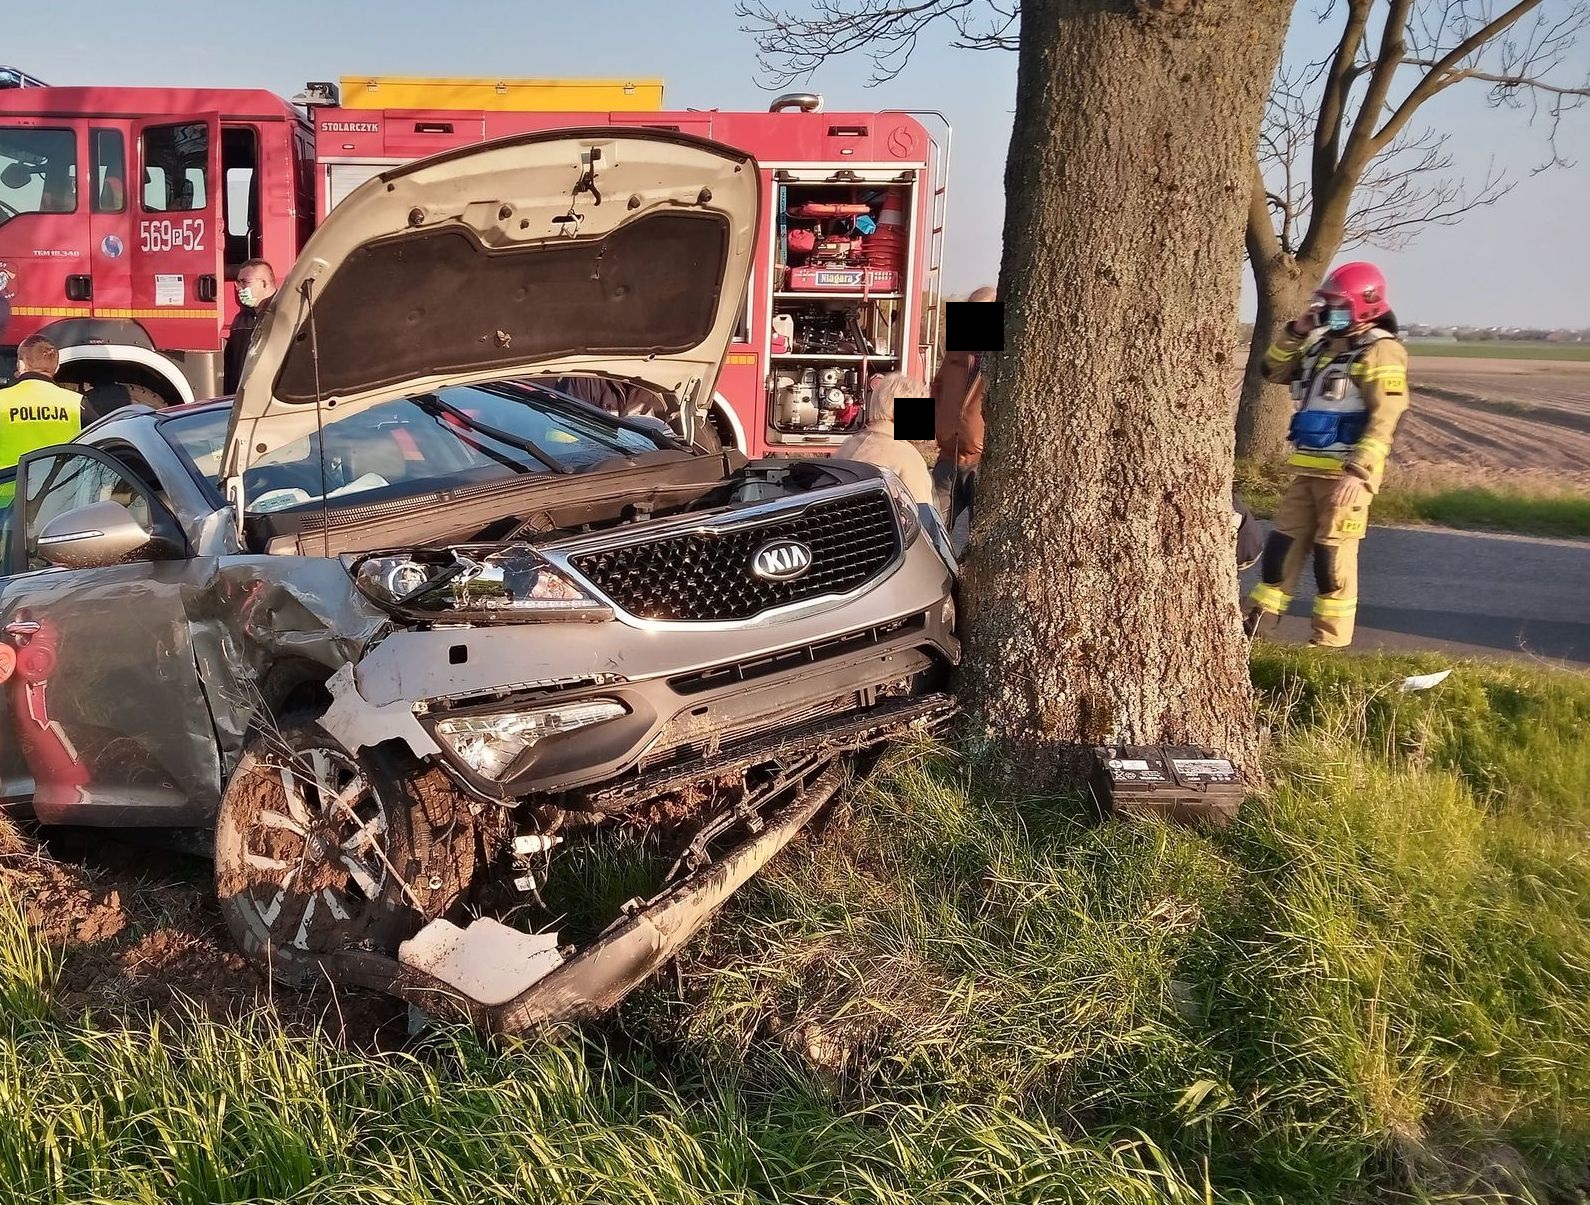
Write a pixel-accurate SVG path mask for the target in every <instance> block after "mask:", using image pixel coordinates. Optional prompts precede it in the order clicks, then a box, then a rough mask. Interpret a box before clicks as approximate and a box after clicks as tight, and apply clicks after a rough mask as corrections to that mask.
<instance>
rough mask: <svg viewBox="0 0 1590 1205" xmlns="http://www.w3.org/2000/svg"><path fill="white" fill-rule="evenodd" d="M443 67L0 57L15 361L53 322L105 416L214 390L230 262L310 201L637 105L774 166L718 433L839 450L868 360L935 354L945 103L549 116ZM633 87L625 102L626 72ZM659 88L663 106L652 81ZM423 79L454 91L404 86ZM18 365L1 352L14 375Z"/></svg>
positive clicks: (268, 242) (636, 120)
mask: <svg viewBox="0 0 1590 1205" xmlns="http://www.w3.org/2000/svg"><path fill="white" fill-rule="evenodd" d="M19 80H20V81H25V83H23V82H19ZM389 82H390V81H389ZM434 82H436V83H447V84H449V85H451V86H450V87H448V88H446V89H440V90H438V89H433V90H431V91H429V92H426V91H425V90H423V89H420V90H416V89H412V88H409V89H403V88H399V87H397V86H396V84H395V82H391V83H392V86H389V87H387V89H386V91H385V92H384V93H383V92H382V90H381V88H380V87H379V86H378V85H379V83H380V81H379V80H378V79H372V80H368V81H362V83H361V84H360V85H359V86H358V87H357V93H358V94H357V96H355V95H354V94H353V91H354V85H353V82H352V81H350V80H349V79H348V78H347V77H345V78H344V79H343V81H342V83H341V85H340V86H339V85H336V84H311V85H309V86H308V87H307V88H306V90H305V91H304V92H303V93H300V94H299V96H297V97H295V98H293V99H292V100H288V99H285V98H282V97H278V96H276V95H274V94H272V93H270V92H265V91H258V90H242V89H213V90H212V89H187V88H158V89H153V88H100V87H86V88H85V87H51V86H47V85H39V83H38V81H36V80H32V79H30V78H28V77H23V76H21V75H20V73H13V75H12V77H7V76H6V75H4V74H0V297H3V298H4V299H5V300H6V301H7V302H8V303H9V306H10V314H11V317H10V321H9V324H8V325H7V328H6V330H5V332H4V335H3V339H4V343H5V345H6V347H5V349H3V350H0V354H4V352H10V353H11V355H12V361H11V362H13V363H14V351H15V347H16V345H17V343H18V342H20V341H21V340H22V339H23V338H24V337H26V336H27V335H29V334H32V333H34V332H36V331H43V332H44V333H45V334H47V335H48V336H49V337H50V338H51V339H52V340H53V341H55V342H56V344H57V345H58V346H59V347H61V349H62V354H61V359H62V369H61V374H60V377H61V380H62V381H63V383H66V384H70V385H73V386H75V387H78V388H81V389H83V390H84V391H85V393H86V394H87V395H88V397H89V400H90V401H91V402H92V403H93V405H94V408H95V409H96V410H99V411H101V412H103V411H104V410H106V409H108V408H109V407H110V406H113V405H115V404H119V403H124V402H126V401H130V400H131V401H139V402H144V403H147V404H150V405H168V404H172V403H176V402H183V401H191V400H194V399H197V398H204V397H210V396H214V395H216V394H217V393H219V392H220V390H221V361H222V357H221V348H222V347H223V345H224V343H225V338H226V333H227V330H228V329H229V325H230V322H231V320H232V317H233V316H234V314H235V313H236V308H237V304H236V301H235V299H234V297H233V289H232V288H231V286H230V285H229V284H228V282H229V281H231V280H233V279H234V278H235V277H236V274H237V270H238V268H239V266H240V265H241V264H242V263H243V262H244V261H245V260H247V259H250V258H253V257H259V258H263V259H265V260H268V261H269V262H270V263H271V264H272V266H273V267H274V268H275V269H276V270H277V272H278V274H280V273H281V272H283V271H285V269H286V268H287V267H288V265H289V264H290V263H291V262H292V260H293V258H294V256H295V255H296V254H297V252H298V249H299V248H300V247H301V246H302V245H303V243H304V240H305V239H306V238H307V237H308V236H309V234H310V232H311V230H312V229H313V227H314V224H315V223H316V221H317V220H319V218H321V217H323V216H324V215H325V214H326V213H327V212H329V211H330V209H331V208H332V207H333V206H335V205H336V204H337V203H338V202H339V201H340V200H341V199H342V198H343V197H344V196H346V195H347V194H348V192H349V191H350V190H352V189H353V188H355V187H357V186H358V185H359V184H360V183H362V182H363V181H365V180H367V179H369V178H370V177H371V176H373V175H375V174H377V173H379V172H380V171H382V170H383V169H385V168H387V167H390V166H392V165H394V164H398V163H402V162H405V161H407V160H411V159H415V158H419V157H422V156H426V155H431V154H434V153H437V152H440V151H445V150H449V149H452V148H454V147H458V146H462V145H467V144H469V143H473V142H477V141H480V140H482V139H489V138H497V137H501V136H505V135H509V134H515V133H520V132H524V131H529V130H537V129H549V128H557V127H564V126H568V127H572V126H597V127H600V126H606V125H614V126H622V125H643V126H652V127H661V128H665V129H672V130H679V131H683V132H686V133H691V134H699V135H701V136H703V137H708V138H712V139H715V140H717V141H719V142H724V143H728V144H730V145H732V146H735V147H737V148H740V149H742V150H746V151H749V152H751V153H752V154H754V155H755V156H756V158H757V159H758V161H759V163H760V164H761V169H762V173H763V187H764V188H765V190H766V195H765V204H764V214H765V218H764V225H763V228H762V229H761V230H760V231H759V233H758V261H757V267H756V269H755V272H754V274H753V278H752V284H751V293H750V297H749V298H748V303H747V306H746V313H745V317H744V321H743V323H742V324H741V329H740V331H739V335H738V337H737V339H736V341H735V343H734V345H733V346H732V348H731V349H730V353H729V356H728V360H727V363H726V364H725V366H724V369H723V373H722V375H721V377H720V379H719V382H718V392H717V395H716V396H715V397H714V399H713V408H712V411H711V415H710V417H711V418H712V420H713V423H714V425H715V427H716V428H717V430H718V432H719V435H720V437H721V438H722V440H723V442H724V443H725V444H728V445H732V446H734V447H738V448H740V449H741V450H743V451H745V452H746V453H748V454H750V455H752V456H756V455H762V454H765V453H768V452H770V451H778V452H781V453H786V454H788V453H802V452H806V453H818V452H822V451H825V450H826V449H827V448H829V447H832V446H833V445H835V444H837V443H839V442H840V441H841V440H842V439H843V438H844V436H845V434H847V433H848V431H849V430H851V429H853V428H854V427H855V426H856V425H857V424H858V423H859V421H860V417H861V403H862V401H863V399H864V396H865V392H866V385H867V381H868V378H869V376H871V375H873V374H876V373H880V372H890V371H896V370H904V371H909V372H912V373H915V374H918V375H921V376H930V374H931V372H932V371H933V369H934V367H935V365H936V359H937V346H938V335H939V332H938V328H937V316H938V313H939V306H938V301H939V296H940V264H941V258H942V249H943V236H944V219H945V211H946V191H945V182H946V173H947V168H948V155H949V126H948V122H946V121H944V119H943V117H942V116H941V115H939V114H937V113H912V112H904V111H895V110H886V111H881V112H871V113H830V112H825V111H824V109H823V104H822V99H821V97H819V96H816V95H814V94H809V93H802V94H793V95H791V96H786V97H781V98H779V100H777V101H775V102H774V103H773V105H772V106H771V108H770V109H769V111H767V112H741V113H730V112H720V111H718V110H705V111H702V110H687V111H683V112H668V111H661V110H658V111H638V110H635V109H634V108H633V107H632V103H630V104H626V103H623V101H622V100H620V101H619V103H607V105H606V107H605V108H603V109H601V110H600V111H579V112H575V111H567V110H565V111H557V112H552V111H538V110H536V109H535V108H532V107H529V106H528V105H527V103H526V102H525V101H523V100H521V99H518V98H521V97H523V96H524V95H525V94H526V89H525V88H524V87H522V86H521V85H520V84H515V85H513V86H512V87H510V86H509V85H508V84H507V83H505V82H496V81H488V82H484V83H483V82H481V81H434ZM580 82H581V81H565V82H564V83H563V85H561V86H560V89H559V90H558V92H557V95H558V96H559V97H562V98H566V97H569V96H572V95H589V94H590V93H589V92H587V93H579V92H578V91H571V89H570V87H569V85H572V84H579V83H580ZM8 85H9V86H8ZM624 88H625V91H624V93H623V98H626V99H630V100H631V101H632V98H633V97H634V96H635V92H636V90H635V88H634V86H633V85H632V84H626V85H624ZM344 93H347V94H348V99H347V100H346V101H344V100H343V95H344ZM438 93H440V95H438ZM641 95H642V96H643V97H644V96H646V95H649V94H648V93H644V92H643V93H642V94H641ZM597 96H598V98H599V99H601V100H604V101H608V102H611V101H612V100H614V99H616V94H615V97H607V96H604V95H603V94H602V93H601V92H600V91H598V92H597ZM655 96H656V101H655V103H657V104H659V105H660V103H661V101H660V98H661V85H660V84H658V85H657V86H656V92H655ZM427 98H435V99H434V101H433V103H443V102H445V107H436V108H423V107H402V105H401V103H396V102H407V103H408V104H410V105H412V104H413V103H414V102H415V101H416V100H419V101H424V100H425V99H427ZM471 103H472V104H473V107H468V106H469V105H470V104H471ZM560 103H563V104H565V105H566V104H567V103H568V102H567V100H562V101H561V102H560ZM505 104H512V105H516V106H518V107H516V108H511V109H510V108H504V107H503V106H504V105H505ZM363 106H380V107H363ZM543 108H544V106H543ZM922 117H932V118H934V119H936V120H937V122H939V123H942V126H943V129H942V132H941V133H940V134H939V135H938V136H935V135H934V134H933V133H930V131H929V128H928V126H926V125H925V124H924V123H923V122H922V121H921V120H919V118H922ZM10 371H11V368H10V364H9V363H7V364H0V377H5V378H9V375H10Z"/></svg>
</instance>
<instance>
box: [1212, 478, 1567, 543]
mask: <svg viewBox="0 0 1590 1205" xmlns="http://www.w3.org/2000/svg"><path fill="white" fill-rule="evenodd" d="M1458 479H1460V478H1459V475H1456V474H1441V475H1432V474H1429V473H1426V474H1423V475H1416V476H1411V477H1410V478H1409V479H1408V480H1407V481H1406V482H1404V481H1401V480H1399V479H1398V477H1397V476H1396V475H1395V474H1393V475H1392V476H1391V477H1390V478H1389V479H1388V480H1387V482H1386V483H1385V485H1384V486H1383V487H1382V488H1381V490H1380V493H1379V494H1377V495H1376V496H1375V499H1374V502H1373V503H1372V504H1371V506H1370V511H1369V515H1370V522H1371V523H1404V524H1433V525H1435V526H1438V527H1456V528H1463V529H1466V530H1471V531H1500V532H1508V533H1511V534H1515V535H1529V536H1560V537H1590V493H1585V492H1582V491H1578V490H1574V489H1570V488H1567V487H1561V486H1554V485H1548V484H1544V483H1543V484H1538V485H1537V484H1533V483H1531V484H1528V485H1506V484H1501V483H1497V484H1486V485H1457V484H1447V481H1449V480H1454V481H1455V480H1458ZM1289 480H1290V476H1289V474H1287V472H1286V471H1285V469H1283V468H1281V467H1280V466H1277V465H1261V464H1256V463H1254V462H1251V461H1238V462H1237V471H1236V485H1237V489H1238V491H1239V492H1240V493H1241V495H1242V498H1243V501H1245V502H1246V503H1247V504H1248V506H1249V507H1251V508H1252V510H1253V512H1254V513H1255V514H1257V515H1259V516H1261V517H1263V518H1271V517H1273V516H1274V514H1275V508H1276V506H1277V505H1278V504H1279V503H1280V500H1281V494H1282V493H1283V492H1284V491H1285V489H1286V485H1287V482H1288V481H1289Z"/></svg>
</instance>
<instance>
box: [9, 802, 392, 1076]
mask: <svg viewBox="0 0 1590 1205" xmlns="http://www.w3.org/2000/svg"><path fill="white" fill-rule="evenodd" d="M210 878H211V871H210V866H209V863H208V862H206V861H204V860H201V859H199V858H195V857H191V856H188V855H185V854H181V853H177V852H175V851H173V850H170V849H166V848H160V847H158V846H152V845H146V844H132V843H128V842H124V841H122V840H118V839H115V838H113V837H112V836H111V835H110V834H107V833H104V832H99V831H95V832H72V831H57V832H51V833H49V834H48V835H47V836H45V837H43V838H39V837H36V836H35V835H33V834H31V833H27V832H24V831H22V830H21V829H19V828H18V827H17V826H16V825H15V824H13V823H12V822H10V821H9V820H6V819H4V818H0V891H3V892H4V893H5V894H7V895H9V896H10V897H11V898H12V899H13V900H15V901H16V902H17V903H18V904H19V905H20V906H21V908H22V910H23V913H24V915H25V916H26V917H27V920H28V922H29V924H30V925H31V926H32V927H33V929H34V931H35V932H36V933H37V934H38V935H39V937H40V939H41V940H42V941H43V942H44V943H45V944H46V945H47V946H48V947H50V948H51V949H52V950H54V951H55V952H56V957H57V961H58V963H59V966H60V976H59V978H58V980H57V982H56V984H55V988H54V992H53V998H54V1001H55V1003H56V1005H57V1006H58V1007H59V1008H60V1009H61V1011H62V1012H63V1013H65V1014H68V1015H72V1014H81V1013H84V1012H87V1013H90V1014H92V1015H93V1016H94V1018H95V1019H96V1020H97V1021H98V1022H100V1023H101V1024H106V1025H116V1026H125V1025H143V1024H147V1023H148V1022H149V1021H150V1020H151V1019H153V1018H156V1017H159V1018H163V1019H164V1020H165V1021H167V1022H168V1023H180V1022H181V1020H182V1018H183V1017H184V1016H185V1015H186V1014H187V1012H188V1011H189V1010H190V1009H193V1008H197V1009H198V1010H199V1011H200V1012H202V1013H203V1014H205V1015H208V1016H209V1017H211V1018H214V1019H216V1020H228V1019H232V1018H236V1017H238V1016H241V1015H242V1014H243V1013H245V1012H248V1011H250V1010H252V1009H256V1008H260V1007H269V1008H272V1009H274V1010H275V1011H276V1013H277V1014H278V1016H279V1017H280V1018H281V1019H282V1021H283V1022H284V1023H285V1024H286V1025H287V1026H288V1027H289V1028H292V1029H296V1030H307V1029H310V1028H314V1029H318V1030H320V1031H322V1032H324V1033H326V1034H328V1035H329V1036H332V1037H334V1038H336V1039H338V1040H340V1041H344V1042H347V1043H348V1044H350V1045H354V1046H358V1047H365V1048H368V1047H376V1046H385V1045H390V1044H394V1043H395V1042H396V1041H397V1040H400V1039H401V1038H402V1036H403V1035H404V1034H405V1033H406V1030H407V1024H406V1010H405V1009H404V1008H403V1006H402V1005H400V1004H398V1003H397V1002H396V1001H393V1000H391V999H389V998H387V997H385V996H380V995H375V994H372V993H367V992H362V991H350V990H348V989H335V990H334V989H332V988H331V986H330V985H329V984H328V985H325V986H322V987H319V988H317V989H315V990H313V991H308V992H288V991H285V990H281V989H278V990H277V991H276V992H275V993H274V994H273V993H272V992H271V990H270V987H269V985H267V984H266V983H265V982H264V981H263V980H261V979H260V977H259V976H258V975H256V974H255V973H254V972H253V971H252V970H251V969H250V967H249V966H248V965H247V963H245V962H244V961H243V958H242V957H241V955H239V954H238V953H237V951H236V949H235V948H234V947H233V945H232V941H231V938H230V936H229V935H228V933H227V931H226V925H225V922H224V921H223V920H222V918H221V915H220V912H219V910H218V909H217V908H216V906H215V898H214V894H213V892H212V889H211V886H210Z"/></svg>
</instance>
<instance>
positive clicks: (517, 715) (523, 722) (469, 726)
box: [436, 699, 629, 781]
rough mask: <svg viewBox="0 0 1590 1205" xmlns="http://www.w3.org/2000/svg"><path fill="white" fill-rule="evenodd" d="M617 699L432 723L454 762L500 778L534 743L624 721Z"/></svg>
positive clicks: (595, 700)
mask: <svg viewBox="0 0 1590 1205" xmlns="http://www.w3.org/2000/svg"><path fill="white" fill-rule="evenodd" d="M628 713H629V709H628V708H626V707H625V706H624V705H623V704H622V703H620V702H618V700H616V699H584V700H581V701H579V702H569V703H563V704H559V705H557V706H554V707H539V708H537V709H535V710H534V711H504V712H497V713H494V714H490V715H469V716H457V717H455V718H452V719H443V720H438V721H437V722H436V735H437V736H438V737H440V738H441V739H442V741H443V742H444V743H445V744H446V745H447V747H448V748H449V749H451V750H452V751H453V754H454V756H456V757H457V758H458V760H459V761H461V762H463V763H464V764H465V765H466V766H468V767H469V768H470V769H471V770H473V771H474V772H475V773H476V774H478V775H480V776H481V777H482V778H489V779H491V780H492V781H496V780H498V779H500V778H502V777H503V776H504V775H505V774H506V773H507V772H508V770H509V769H511V768H512V766H513V764H514V763H515V762H516V761H518V760H519V758H520V756H521V755H522V754H523V753H524V752H525V751H526V750H528V749H531V748H533V747H534V746H535V745H536V743H537V742H538V741H541V740H543V739H545V738H546V737H549V736H556V735H557V734H558V733H560V732H573V731H574V730H575V729H577V728H588V727H590V726H591V725H592V724H600V723H602V722H604V721H606V720H616V719H617V718H618V717H619V716H621V715H627V714H628Z"/></svg>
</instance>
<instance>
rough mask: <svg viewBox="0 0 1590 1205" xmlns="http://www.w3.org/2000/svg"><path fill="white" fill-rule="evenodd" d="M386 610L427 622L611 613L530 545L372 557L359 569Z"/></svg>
mask: <svg viewBox="0 0 1590 1205" xmlns="http://www.w3.org/2000/svg"><path fill="white" fill-rule="evenodd" d="M353 579H354V581H355V582H357V583H358V586H359V589H360V590H362V591H363V592H364V593H365V594H366V595H368V596H369V597H370V598H372V599H373V600H374V601H376V602H377V603H379V604H381V605H382V606H383V607H387V608H389V609H392V610H398V611H404V612H408V613H412V614H418V615H424V616H427V617H435V618H444V617H448V616H455V617H459V618H469V619H501V620H513V619H558V618H574V619H602V618H608V617H610V616H611V615H612V612H611V610H610V609H609V608H608V607H606V606H605V605H604V604H603V603H601V602H600V601H598V600H597V599H595V598H593V597H592V596H591V594H590V593H589V592H588V591H586V590H585V589H583V588H582V587H580V586H578V585H576V584H575V583H574V582H573V581H571V580H570V579H569V578H568V577H567V576H566V575H565V574H563V573H560V572H559V571H558V570H557V569H555V568H554V567H553V566H552V565H550V564H548V563H547V561H546V560H545V559H544V558H542V557H541V556H539V555H537V554H536V552H535V551H534V550H533V549H531V548H529V547H528V546H526V545H523V544H512V545H509V546H508V547H506V548H498V549H494V550H491V551H480V552H479V553H478V554H477V553H475V551H474V550H469V549H463V548H453V549H449V550H447V551H446V552H442V553H434V554H431V553H415V554H412V555H408V556H373V557H367V558H365V559H364V560H361V561H358V562H356V563H355V564H354V566H353Z"/></svg>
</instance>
